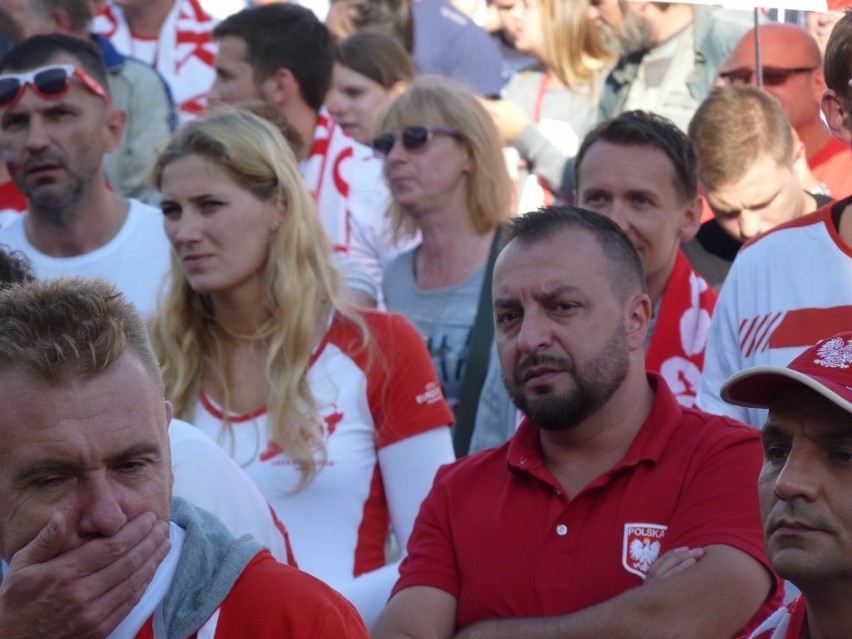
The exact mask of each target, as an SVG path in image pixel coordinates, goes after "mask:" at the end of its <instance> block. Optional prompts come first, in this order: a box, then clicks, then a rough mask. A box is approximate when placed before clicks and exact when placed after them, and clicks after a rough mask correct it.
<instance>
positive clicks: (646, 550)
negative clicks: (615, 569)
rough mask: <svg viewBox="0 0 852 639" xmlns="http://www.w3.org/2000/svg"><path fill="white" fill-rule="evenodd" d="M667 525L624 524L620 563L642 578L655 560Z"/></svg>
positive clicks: (628, 570) (658, 554)
mask: <svg viewBox="0 0 852 639" xmlns="http://www.w3.org/2000/svg"><path fill="white" fill-rule="evenodd" d="M668 528H669V527H668V526H662V525H660V524H640V523H636V524H624V543H623V546H622V549H621V565H622V566H624V568H625V570H627V572H632V573H633V574H634V575H638V576H639V577H641V578H642V579H644V578H645V575H647V573H648V570H649V569H650V568H651V565H652V564H653V563H654V562H655V561H657V557H659V556H660V549H661V547H662V544H661V541H662V539H663V537H665V536H666V531H667V530H668Z"/></svg>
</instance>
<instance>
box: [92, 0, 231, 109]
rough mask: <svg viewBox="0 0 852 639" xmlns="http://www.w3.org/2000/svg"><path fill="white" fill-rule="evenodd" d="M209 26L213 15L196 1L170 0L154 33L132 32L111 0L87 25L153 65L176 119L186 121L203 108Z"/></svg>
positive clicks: (210, 75) (211, 50)
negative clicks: (153, 35) (168, 94)
mask: <svg viewBox="0 0 852 639" xmlns="http://www.w3.org/2000/svg"><path fill="white" fill-rule="evenodd" d="M215 26H216V20H215V19H214V18H213V17H212V16H210V15H209V14H208V13H207V12H205V11H204V9H203V8H202V7H201V3H200V2H199V1H198V0H176V2H175V4H174V7H172V10H171V11H170V12H169V15H168V16H166V20H165V22H164V23H163V26H162V27H161V28H160V33H159V36H158V37H156V38H146V37H143V36H140V35H138V34H135V33H133V32H132V30H131V29H130V25H129V24H128V22H127V18H126V17H125V15H124V11H123V10H122V9H121V7H118V6H116V5H115V4H107V5H105V6H104V7H102V8H101V10H100V11H99V12H98V14H97V16H96V17H95V20H94V23H93V24H92V30H93V31H94V32H95V33H100V34H101V35H103V36H105V37H106V38H108V39H109V40H110V42H112V44H113V45H114V46H115V48H116V49H118V50H119V51H120V52H121V53H123V54H125V55H128V56H130V57H133V58H137V59H139V60H142V61H143V62H147V63H148V64H150V65H151V66H153V67H154V68H155V69H157V71H159V72H160V74H161V75H162V76H163V78H164V79H165V81H166V84H168V86H169V89H170V90H171V93H172V98H174V101H175V104H176V105H177V110H178V117H179V119H180V122H186V121H188V120H191V119H192V118H194V117H196V116H198V115H200V114H201V113H203V111H204V109H205V107H206V104H207V92H208V91H209V90H210V87H211V86H212V85H213V81H214V80H215V79H216V43H215V42H214V41H213V27H215Z"/></svg>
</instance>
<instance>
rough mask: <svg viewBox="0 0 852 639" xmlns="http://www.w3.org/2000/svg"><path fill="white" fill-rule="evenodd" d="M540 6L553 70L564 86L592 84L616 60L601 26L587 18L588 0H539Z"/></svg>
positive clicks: (547, 54) (550, 65)
mask: <svg viewBox="0 0 852 639" xmlns="http://www.w3.org/2000/svg"><path fill="white" fill-rule="evenodd" d="M537 1H538V2H539V3H540V7H541V25H542V29H543V34H542V35H543V36H544V53H545V56H546V57H547V60H548V66H549V68H550V71H551V72H552V73H553V75H555V76H556V77H557V78H558V79H559V81H560V82H561V83H562V84H564V85H565V86H567V87H569V88H571V89H576V88H579V87H581V86H583V85H586V86H588V85H593V83H594V80H595V77H596V75H597V74H598V73H600V72H601V70H602V69H604V68H606V67H607V66H609V65H611V64H613V63H614V62H615V56H613V55H612V53H611V52H609V51H608V50H607V49H606V47H605V46H604V38H603V34H602V33H601V27H600V26H599V25H597V24H595V23H593V22H592V21H591V20H589V18H588V10H589V1H588V0H537Z"/></svg>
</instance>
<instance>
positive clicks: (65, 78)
mask: <svg viewBox="0 0 852 639" xmlns="http://www.w3.org/2000/svg"><path fill="white" fill-rule="evenodd" d="M75 77H76V78H78V79H79V80H80V82H82V84H83V86H84V87H86V88H87V89H88V90H89V91H91V92H92V93H94V94H95V95H96V96H98V97H99V98H101V99H102V100H103V101H104V104H106V105H107V107H109V106H110V102H109V96H108V95H107V93H106V91H104V88H103V87H102V86H101V85H100V84H98V82H97V80H95V79H94V78H93V77H92V76H90V75H89V74H88V73H86V72H85V71H83V69H81V68H79V67H75V66H74V65H73V64H50V65H47V66H44V67H39V68H38V69H33V70H32V71H28V72H27V73H4V74H2V75H0V109H6V108H9V107H13V106H15V105H16V104H17V103H18V100H20V99H21V96H22V95H23V94H24V89H26V87H27V85H29V86H31V87H32V88H33V90H34V91H35V92H36V94H37V95H38V96H40V97H42V98H45V99H46V100H58V99H59V98H61V97H62V96H64V95H65V94H66V93H68V90H69V89H70V88H71V78H75Z"/></svg>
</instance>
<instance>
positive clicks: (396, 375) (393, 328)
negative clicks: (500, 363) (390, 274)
mask: <svg viewBox="0 0 852 639" xmlns="http://www.w3.org/2000/svg"><path fill="white" fill-rule="evenodd" d="M363 317H364V320H365V322H366V324H367V326H368V328H369V330H370V333H371V336H372V340H373V342H372V345H373V349H374V350H373V351H372V353H371V350H370V349H363V348H361V346H360V333H359V332H358V330H357V328H356V327H355V326H354V325H353V324H352V323H351V322H350V321H348V320H344V319H342V318H341V317H340V316H339V315H336V316H335V317H334V319H333V321H332V323H331V326H330V328H329V330H328V332H327V333H326V335H325V337H324V338H323V340H322V342H321V343H320V345H319V346H318V347H317V348H316V349H315V351H314V354H313V359H312V362H311V366H310V370H309V372H308V383H309V385H310V388H311V391H312V393H313V395H314V398H315V401H316V406H317V409H318V412H319V414H320V417H321V418H322V420H323V422H324V424H323V431H324V432H323V436H324V440H325V447H326V453H325V456H324V457H322V458H318V459H319V462H318V463H319V468H318V473H317V475H316V476H315V477H314V478H313V479H312V481H311V482H310V483H309V484H308V485H307V486H306V487H304V488H303V489H301V490H296V487H297V484H298V482H299V479H300V477H301V474H300V469H299V467H298V466H297V465H296V464H295V462H294V461H293V460H292V458H290V457H289V456H288V455H287V454H286V453H283V452H282V451H281V449H280V448H279V447H278V446H277V445H276V444H275V443H274V442H273V441H272V440H271V437H270V431H269V427H268V424H267V414H266V411H265V409H264V410H260V411H258V412H257V413H255V414H254V415H244V416H231V421H232V427H231V429H230V430H226V428H225V427H224V426H223V423H222V413H221V411H220V410H219V407H218V406H216V405H215V404H214V402H213V401H212V400H211V399H210V398H209V397H207V396H206V395H204V394H203V393H202V395H201V397H200V400H199V404H198V405H197V407H196V411H195V423H196V425H197V426H198V427H199V428H200V429H201V430H202V431H204V432H205V433H207V434H208V435H209V436H210V437H212V438H213V439H215V440H216V441H218V442H219V444H220V445H222V446H223V447H224V449H225V450H226V451H227V452H229V453H230V454H231V456H232V457H233V458H234V460H235V461H236V462H237V463H238V464H240V465H241V466H242V467H243V468H244V469H245V471H246V472H247V473H248V474H249V476H250V477H252V478H253V479H254V480H255V481H256V482H257V484H258V486H259V487H260V489H261V492H263V494H264V495H265V496H266V498H267V500H268V501H269V502H270V503H271V504H272V506H273V508H274V509H275V510H276V512H277V513H278V516H279V518H280V519H281V520H282V521H283V522H284V523H285V524H286V526H287V530H288V532H289V535H290V542H291V544H292V546H293V550H294V553H295V556H296V559H297V561H298V564H299V568H301V569H302V570H305V571H306V572H309V573H311V574H313V575H314V576H316V577H319V578H320V579H322V580H323V581H325V582H327V583H328V584H330V585H331V586H332V587H334V588H335V589H337V590H339V591H340V592H341V593H342V594H343V595H344V596H346V597H347V598H348V599H349V600H350V601H352V602H353V603H354V604H355V606H356V607H357V608H358V610H359V612H360V613H361V614H362V616H363V617H364V619H365V621H366V622H367V624H368V625H370V624H371V623H372V622H373V621H374V620H375V617H376V616H377V615H378V613H379V612H380V611H381V609H382V607H383V606H384V604H385V602H386V601H387V597H388V595H389V594H390V589H391V587H392V585H393V583H394V581H395V580H396V578H397V570H396V565H395V564H389V565H386V563H385V542H386V540H387V536H388V527H389V525H391V526H392V528H393V532H394V535H395V536H396V538H397V541H398V542H399V546H400V548H405V545H406V543H407V540H408V535H409V533H410V531H411V527H412V526H413V523H414V518H415V517H416V515H417V510H418V509H419V506H420V502H421V501H422V499H423V497H424V496H425V495H426V493H427V492H428V490H429V487H430V486H431V484H432V479H433V477H434V475H435V472H436V471H437V469H438V467H439V466H440V465H442V464H445V463H448V462H450V461H452V460H453V458H454V455H453V450H452V443H451V439H450V434H449V429H448V428H446V425H447V424H449V423H450V422H451V421H452V416H451V413H450V411H449V409H448V408H447V406H446V403H445V402H444V399H443V396H442V393H441V389H440V385H439V383H438V380H437V379H436V377H435V373H434V371H433V369H432V363H431V361H430V359H429V355H428V353H427V352H426V349H425V346H424V344H423V341H422V339H421V338H420V336H419V335H418V334H417V332H416V331H415V330H414V328H413V327H412V326H411V325H410V324H409V323H408V322H407V321H406V320H405V319H403V318H402V317H401V316H398V315H392V314H386V313H380V312H374V311H365V312H363Z"/></svg>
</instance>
